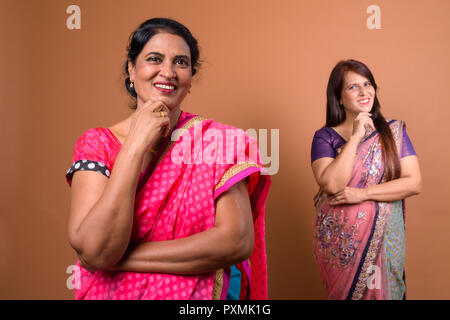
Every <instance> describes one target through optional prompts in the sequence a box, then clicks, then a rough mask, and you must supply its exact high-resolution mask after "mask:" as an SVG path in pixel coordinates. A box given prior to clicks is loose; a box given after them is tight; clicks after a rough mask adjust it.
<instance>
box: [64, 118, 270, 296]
mask: <svg viewBox="0 0 450 320" xmlns="http://www.w3.org/2000/svg"><path fill="white" fill-rule="evenodd" d="M175 129H176V131H175V132H177V134H178V139H173V140H174V141H169V142H167V143H166V145H165V146H163V147H162V148H161V149H160V151H159V152H158V153H157V154H156V155H155V156H154V158H153V160H152V161H151V163H150V164H149V166H148V167H147V169H146V171H145V172H144V173H141V174H140V178H139V182H138V188H137V189H138V191H137V193H136V199H135V211H134V221H133V230H132V235H131V242H132V243H142V242H146V241H165V240H171V239H177V238H183V237H188V236H190V235H193V234H195V233H199V232H202V231H204V230H206V229H209V228H211V227H213V226H214V218H215V200H216V199H217V198H218V197H219V196H220V195H221V194H222V193H224V192H226V191H227V190H228V189H229V188H230V187H232V186H233V185H235V184H236V183H238V182H239V181H246V183H247V189H248V193H249V197H250V201H251V207H252V213H253V222H254V231H255V245H254V250H253V254H252V255H251V257H250V259H248V260H246V261H242V262H241V263H238V264H237V265H235V266H233V270H234V271H235V273H236V272H238V273H239V279H240V280H239V281H238V282H239V283H238V288H237V289H238V290H237V294H238V298H240V299H267V264H266V251H265V227H264V210H265V201H266V198H267V195H268V191H269V186H270V178H269V176H268V175H262V174H261V173H262V172H264V168H263V166H262V164H261V162H260V159H259V153H258V151H257V147H256V141H255V140H254V139H253V138H251V137H249V136H247V135H245V134H243V131H242V130H240V131H236V130H237V129H235V128H233V127H229V126H226V125H223V124H220V123H217V122H214V121H212V120H209V119H205V118H202V117H199V116H195V115H193V114H189V113H187V112H182V114H181V116H180V119H179V121H178V123H177V126H176V128H175ZM230 132H231V133H236V132H238V135H237V136H239V137H238V138H237V139H238V141H240V143H236V146H237V147H236V150H237V151H236V152H235V144H234V141H235V139H234V140H233V143H232V142H231V141H229V140H226V141H225V142H224V141H223V139H222V138H225V137H227V134H229V133H230ZM239 139H241V140H239ZM120 148H121V143H120V141H118V139H117V138H116V137H115V136H114V135H113V134H112V132H111V131H110V130H109V129H107V128H95V129H90V130H88V131H87V132H86V133H84V134H83V135H82V136H81V138H80V139H79V140H78V141H77V143H76V145H75V152H74V158H73V166H72V168H71V169H69V171H68V173H67V180H68V182H69V184H70V183H71V177H72V174H73V172H75V171H76V170H95V171H98V172H99V173H101V174H104V175H105V176H107V177H109V175H110V172H111V171H113V170H114V169H113V167H114V161H115V159H116V157H117V154H118V152H119V151H120ZM227 156H228V157H227ZM226 160H228V161H226ZM229 160H231V161H229ZM230 275H231V268H223V269H220V270H216V271H214V272H209V273H204V274H198V275H176V274H164V273H144V272H142V273H140V272H112V271H97V272H89V271H87V270H85V269H84V268H82V267H81V266H80V264H79V262H77V265H76V268H74V277H73V284H74V288H75V297H76V299H152V300H153V299H183V300H185V299H226V298H227V294H228V290H229V289H231V288H229V285H230ZM233 290H234V293H235V294H236V287H234V288H233Z"/></svg>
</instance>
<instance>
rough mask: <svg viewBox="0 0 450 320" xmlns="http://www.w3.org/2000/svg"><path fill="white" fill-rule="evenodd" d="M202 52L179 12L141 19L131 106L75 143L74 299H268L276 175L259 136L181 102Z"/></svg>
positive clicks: (130, 65) (132, 48)
mask: <svg viewBox="0 0 450 320" xmlns="http://www.w3.org/2000/svg"><path fill="white" fill-rule="evenodd" d="M198 59H199V51H198V47H197V41H196V40H195V38H193V36H192V35H191V33H190V31H189V30H188V29H187V28H186V27H184V26H183V25H181V24H180V23H178V22H176V21H174V20H170V19H165V18H155V19H150V20H147V21H145V22H144V23H142V24H141V25H140V26H139V28H138V29H137V30H136V31H135V32H134V33H133V34H132V36H131V38H130V43H129V47H128V59H127V62H126V64H125V72H126V74H127V78H126V81H125V84H126V88H127V90H128V92H129V93H130V94H131V95H132V96H133V97H134V98H136V105H135V106H134V109H136V111H135V112H134V113H133V114H132V115H131V116H130V117H128V118H127V119H125V120H123V121H121V122H120V123H118V124H116V125H113V126H111V127H109V128H94V129H90V130H88V131H86V132H85V133H84V134H83V135H82V136H81V137H80V138H79V139H78V141H77V142H76V145H75V150H74V156H73V165H72V167H71V168H70V169H69V171H68V172H67V175H66V177H67V181H68V183H69V184H70V185H71V211H70V219H69V241H70V244H71V245H72V247H73V248H74V249H75V251H76V252H77V254H78V257H79V260H78V261H77V264H76V267H75V268H74V276H73V285H74V289H75V297H76V299H267V269H266V253H265V242H264V241H265V240H264V238H265V234H264V232H265V228H264V209H265V201H266V198H267V194H268V190H269V186H270V179H269V177H268V176H267V175H264V174H263V173H264V169H263V166H262V164H261V161H260V159H259V154H258V150H257V146H256V141H255V140H254V139H253V138H251V137H249V136H247V135H245V134H244V133H243V132H242V131H241V130H237V129H235V128H233V127H230V126H226V125H223V124H220V123H218V122H214V121H212V120H209V119H206V118H202V117H199V116H195V115H193V114H190V113H187V112H184V111H182V110H181V108H180V104H181V102H182V101H183V99H184V98H185V96H186V95H187V94H188V92H189V90H190V88H191V79H192V76H193V75H195V73H196V69H197V67H198ZM236 140H237V141H236ZM235 142H236V143H235Z"/></svg>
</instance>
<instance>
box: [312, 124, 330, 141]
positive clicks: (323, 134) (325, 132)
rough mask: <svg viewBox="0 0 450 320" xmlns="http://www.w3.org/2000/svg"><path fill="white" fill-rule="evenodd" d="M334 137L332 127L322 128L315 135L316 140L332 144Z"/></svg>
mask: <svg viewBox="0 0 450 320" xmlns="http://www.w3.org/2000/svg"><path fill="white" fill-rule="evenodd" d="M333 136H334V130H333V129H331V128H330V127H322V128H320V129H319V130H316V132H315V133H314V139H324V140H326V141H329V142H331V141H332V138H333Z"/></svg>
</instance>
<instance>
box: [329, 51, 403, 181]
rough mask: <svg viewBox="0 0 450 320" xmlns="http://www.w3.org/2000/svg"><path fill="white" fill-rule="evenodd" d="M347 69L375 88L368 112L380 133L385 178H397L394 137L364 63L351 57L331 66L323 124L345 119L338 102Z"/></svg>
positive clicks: (398, 171)
mask: <svg viewBox="0 0 450 320" xmlns="http://www.w3.org/2000/svg"><path fill="white" fill-rule="evenodd" d="M348 71H353V72H355V73H357V74H359V75H361V76H363V77H365V78H367V79H368V80H369V81H370V83H371V84H372V86H373V88H374V89H375V98H374V101H373V106H372V109H371V110H370V113H371V114H372V120H373V124H374V125H375V128H376V130H377V131H378V133H379V134H380V141H381V147H382V151H383V156H384V157H383V158H384V168H385V169H384V174H385V179H386V181H389V180H393V179H397V178H399V177H400V160H399V157H398V152H397V148H396V146H395V141H394V137H393V135H392V131H391V129H390V127H389V124H388V123H387V122H386V119H385V118H384V117H383V115H382V114H381V111H380V102H379V101H378V97H377V95H376V91H377V84H376V82H375V78H374V77H373V74H372V72H371V71H370V70H369V68H368V67H367V66H366V65H365V64H364V63H362V62H360V61H356V60H352V59H350V60H343V61H340V62H338V63H337V64H336V66H335V67H334V68H333V71H331V74H330V79H329V80H328V86H327V119H326V124H325V125H326V126H327V127H335V126H337V125H339V124H340V123H342V122H343V121H344V120H345V116H346V115H345V110H344V106H343V105H341V104H340V101H341V93H342V87H343V85H344V77H345V73H346V72H348Z"/></svg>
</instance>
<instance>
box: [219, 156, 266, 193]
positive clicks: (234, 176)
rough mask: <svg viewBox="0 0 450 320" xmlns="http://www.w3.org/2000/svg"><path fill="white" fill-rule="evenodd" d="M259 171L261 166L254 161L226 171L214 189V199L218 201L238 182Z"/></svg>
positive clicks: (239, 164) (237, 165)
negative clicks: (223, 193)
mask: <svg viewBox="0 0 450 320" xmlns="http://www.w3.org/2000/svg"><path fill="white" fill-rule="evenodd" d="M258 171H261V166H259V165H258V164H257V163H254V162H252V161H246V162H242V163H238V164H236V165H234V166H232V167H231V168H229V169H228V170H227V171H225V173H224V174H223V175H222V178H221V179H220V181H219V183H217V185H216V187H215V188H214V199H216V198H217V197H218V196H219V195H220V194H221V193H222V192H224V191H226V190H228V189H229V188H230V187H231V186H232V185H233V184H235V183H236V182H238V181H240V180H242V179H244V178H246V177H247V176H249V175H251V174H252V173H255V172H258Z"/></svg>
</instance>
